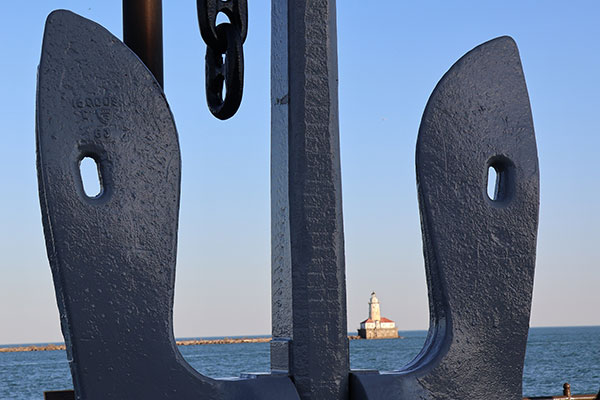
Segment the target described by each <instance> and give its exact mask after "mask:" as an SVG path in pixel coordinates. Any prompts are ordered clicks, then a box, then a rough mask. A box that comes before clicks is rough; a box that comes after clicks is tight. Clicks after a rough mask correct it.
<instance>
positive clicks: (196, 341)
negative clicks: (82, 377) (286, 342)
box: [0, 336, 360, 353]
mask: <svg viewBox="0 0 600 400" xmlns="http://www.w3.org/2000/svg"><path fill="white" fill-rule="evenodd" d="M348 339H349V340H355V339H360V336H348ZM270 341H271V338H270V337H259V338H220V339H190V340H177V341H176V342H175V343H177V346H200V345H205V344H234V343H268V342H270ZM53 350H65V345H64V344H45V345H30V346H13V347H0V353H16V352H20V351H53Z"/></svg>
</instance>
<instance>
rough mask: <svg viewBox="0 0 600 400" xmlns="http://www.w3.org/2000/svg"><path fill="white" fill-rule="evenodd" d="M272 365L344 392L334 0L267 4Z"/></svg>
mask: <svg viewBox="0 0 600 400" xmlns="http://www.w3.org/2000/svg"><path fill="white" fill-rule="evenodd" d="M271 21H272V37H271V40H272V49H271V52H272V56H271V66H272V67H271V68H272V69H271V82H272V83H271V100H272V103H271V131H272V138H271V144H272V147H271V217H272V296H273V297H272V320H273V342H272V345H271V346H272V347H271V368H272V369H273V371H280V370H283V371H287V372H288V373H289V374H290V375H291V377H292V379H293V380H294V383H295V385H296V388H297V390H298V393H299V394H300V397H301V399H303V400H309V399H310V400H321V399H332V400H333V399H336V400H345V399H347V398H348V372H349V356H348V338H347V322H346V321H347V317H346V278H345V263H344V235H343V225H342V194H341V174H340V151H339V126H338V97H337V96H338V88H337V43H336V13H335V0H318V1H317V0H273V1H272V18H271Z"/></svg>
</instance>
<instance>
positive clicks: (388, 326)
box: [358, 292, 398, 339]
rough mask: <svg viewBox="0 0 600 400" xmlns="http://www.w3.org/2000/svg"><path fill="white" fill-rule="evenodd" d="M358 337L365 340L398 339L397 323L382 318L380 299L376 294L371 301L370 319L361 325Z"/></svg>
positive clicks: (373, 294) (372, 295) (372, 294)
mask: <svg viewBox="0 0 600 400" xmlns="http://www.w3.org/2000/svg"><path fill="white" fill-rule="evenodd" d="M358 335H359V336H360V337H361V338H363V339H392V338H397V337H398V330H397V329H396V323H395V322H394V321H392V320H391V319H387V318H382V317H381V308H380V306H379V299H378V298H377V296H376V295H375V292H373V293H371V298H370V299H369V318H367V319H365V320H364V321H362V322H361V323H360V328H358Z"/></svg>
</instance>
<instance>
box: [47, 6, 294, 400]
mask: <svg viewBox="0 0 600 400" xmlns="http://www.w3.org/2000/svg"><path fill="white" fill-rule="evenodd" d="M36 119H37V129H36V137H37V155H38V157H37V162H38V181H39V189H40V203H41V208H42V219H43V225H44V233H45V237H46V247H47V251H48V257H49V260H50V266H51V269H52V275H53V278H54V285H55V289H56V296H57V302H58V306H59V310H60V315H61V326H62V331H63V335H64V337H65V343H66V347H67V353H68V358H69V363H70V367H71V373H72V376H73V384H74V388H75V393H76V397H77V398H78V399H215V400H217V399H219V400H221V399H263V400H264V399H284V398H285V399H297V398H298V396H297V394H296V391H295V388H294V386H293V384H292V382H291V380H290V379H289V378H288V377H287V376H285V375H282V376H265V377H255V378H254V379H239V380H228V381H224V380H213V379H209V378H207V377H204V376H202V375H201V374H199V373H198V372H196V371H195V370H193V369H192V368H191V367H190V366H189V365H188V364H187V363H186V362H185V360H184V359H183V357H182V356H181V354H180V353H179V352H178V350H177V348H176V346H175V341H174V338H173V327H172V307H173V290H174V278H175V257H176V244H177V221H178V212H179V189H180V188H179V185H180V152H179V144H178V138H177V132H176V129H175V125H174V122H173V117H172V115H171V112H170V110H169V107H168V105H167V102H166V100H165V97H164V94H163V93H162V90H161V88H160V86H159V85H158V83H157V82H156V80H155V79H154V78H153V77H152V75H151V74H150V72H149V71H148V70H147V69H146V67H145V66H144V65H143V64H142V63H141V62H140V60H139V59H138V58H137V57H136V56H135V55H134V54H133V53H132V52H131V51H130V50H129V49H128V48H127V47H126V46H125V45H123V43H122V42H120V41H119V40H118V39H117V38H115V37H114V36H112V35H111V34H110V33H109V32H108V31H106V30H105V29H104V28H102V27H101V26H99V25H97V24H95V23H93V22H91V21H89V20H86V19H84V18H82V17H80V16H77V15H75V14H73V13H70V12H68V11H55V12H53V13H52V14H50V16H49V17H48V20H47V23H46V29H45V33H44V43H43V47H42V57H41V62H40V66H39V75H38V90H37V114H36ZM83 157H91V158H93V159H94V160H95V161H96V162H97V163H98V164H99V170H100V174H101V182H102V190H101V192H100V195H99V196H97V197H94V198H90V197H88V196H87V195H86V194H85V192H84V189H83V186H82V182H81V176H80V171H79V162H80V160H81V159H82V158H83Z"/></svg>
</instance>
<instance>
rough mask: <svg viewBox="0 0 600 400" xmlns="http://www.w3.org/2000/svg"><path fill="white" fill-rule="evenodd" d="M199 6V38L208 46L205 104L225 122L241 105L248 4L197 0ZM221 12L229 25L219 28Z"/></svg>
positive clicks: (241, 1)
mask: <svg viewBox="0 0 600 400" xmlns="http://www.w3.org/2000/svg"><path fill="white" fill-rule="evenodd" d="M196 4H197V8H198V23H199V25H200V34H201V35H202V39H203V40H204V42H205V43H206V58H205V62H206V69H205V76H206V101H207V103H208V108H209V110H210V112H211V113H212V114H213V115H214V116H215V117H217V118H219V119H222V120H225V119H228V118H231V117H232V116H233V115H234V114H235V113H236V112H237V110H238V108H239V107H240V103H241V102H242V93H243V89H244V52H243V48H242V45H243V44H244V41H245V40H246V35H247V33H248V5H247V0H197V1H196ZM220 12H222V13H224V14H225V15H227V17H228V18H229V21H230V22H224V23H221V24H219V25H216V23H217V15H218V14H219V13H220ZM223 56H224V57H223ZM223 89H225V96H224V95H223Z"/></svg>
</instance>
